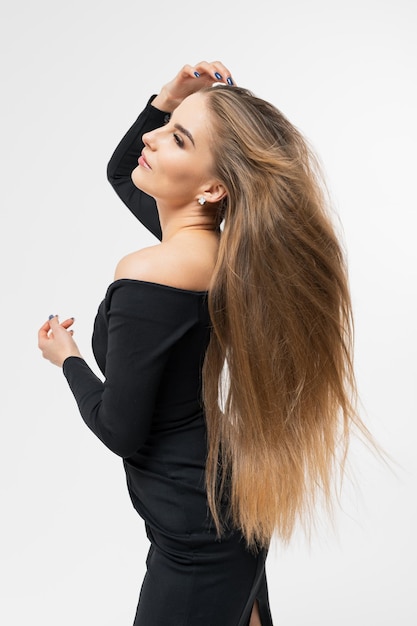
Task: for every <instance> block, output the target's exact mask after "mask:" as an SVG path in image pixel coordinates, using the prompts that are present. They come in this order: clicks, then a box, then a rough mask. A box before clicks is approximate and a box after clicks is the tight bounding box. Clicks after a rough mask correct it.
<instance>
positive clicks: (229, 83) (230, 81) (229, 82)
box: [227, 76, 233, 85]
mask: <svg viewBox="0 0 417 626" xmlns="http://www.w3.org/2000/svg"><path fill="white" fill-rule="evenodd" d="M227 84H228V85H233V81H232V79H231V78H230V76H229V78H228V79H227Z"/></svg>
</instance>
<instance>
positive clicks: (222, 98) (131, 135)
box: [39, 62, 362, 626]
mask: <svg viewBox="0 0 417 626" xmlns="http://www.w3.org/2000/svg"><path fill="white" fill-rule="evenodd" d="M214 82H216V83H221V84H220V85H213V83H214ZM138 157H139V158H138ZM108 176H109V180H110V182H111V183H112V185H113V187H114V189H115V190H116V192H117V193H118V194H119V196H120V198H121V199H122V200H123V201H124V202H125V204H126V205H127V206H128V207H129V209H130V210H131V211H132V212H133V213H134V215H135V216H136V217H137V218H138V219H139V220H140V221H141V222H142V223H143V224H144V225H145V226H146V227H147V228H148V229H149V230H150V231H151V232H152V233H154V234H155V235H156V236H157V237H158V238H159V239H160V240H161V243H159V244H157V245H155V246H151V247H149V248H146V249H143V250H139V251H137V252H133V253H132V254H129V255H128V256H126V257H124V258H123V259H122V260H121V261H120V262H119V264H118V266H117V268H116V272H115V277H114V282H113V283H112V284H111V285H110V287H109V288H108V291H107V294H106V297H105V299H104V301H103V302H102V304H101V305H100V308H99V311H98V315H97V318H96V321H95V327H94V336H93V346H94V351H95V356H96V359H97V362H98V364H99V366H100V368H101V370H102V372H103V375H104V382H102V381H101V380H99V379H98V378H97V377H96V376H95V375H94V373H93V372H92V371H91V370H90V368H89V367H88V365H87V364H86V363H85V361H84V360H83V359H82V356H81V353H80V351H79V349H78V347H77V345H76V343H75V342H74V339H73V337H72V334H73V331H72V330H71V326H72V323H73V320H72V319H70V320H66V321H64V322H62V323H60V322H59V320H58V318H57V316H51V318H50V319H49V320H48V321H47V322H46V323H45V324H44V325H43V326H42V328H41V329H40V331H39V347H40V349H41V350H42V352H43V356H44V357H45V358H47V359H49V360H50V361H51V362H52V363H54V364H55V365H58V366H60V367H63V372H64V374H65V376H66V378H67V380H68V383H69V385H70V387H71V390H72V392H73V394H74V396H75V399H76V401H77V403H78V406H79V409H80V412H81V415H82V417H83V419H84V420H85V422H86V423H87V425H88V426H89V427H90V428H91V430H92V431H93V432H94V433H95V434H96V435H97V436H98V437H99V438H100V439H101V440H102V441H103V443H104V444H105V445H106V446H108V447H109V448H110V449H111V450H113V451H114V452H115V453H116V454H118V455H120V456H121V457H123V463H124V467H125V470H126V476H127V483H128V488H129V492H130V496H131V499H132V502H133V505H134V507H135V508H136V510H137V511H138V513H139V514H140V515H141V516H142V517H143V519H144V520H145V525H146V530H147V534H148V537H149V539H150V542H151V548H150V552H149V556H148V560H147V574H146V576H145V579H144V582H143V586H142V589H141V594H140V599H139V604H138V609H137V613H136V618H135V622H134V624H135V625H136V626H138V625H141V626H142V625H143V626H162V625H163V626H169V625H172V626H182V625H184V626H185V624H187V625H188V626H208V625H212V626H248V625H249V624H250V626H259V625H262V626H268V625H270V624H272V619H271V615H270V610H269V604H268V593H267V584H266V577H265V559H266V555H267V551H268V546H269V542H270V540H271V537H272V535H273V533H274V532H275V533H276V534H277V535H278V536H279V537H280V538H281V539H283V540H284V541H287V540H288V539H289V538H290V536H291V534H292V531H293V529H294V527H295V525H296V523H297V522H298V521H301V522H302V523H306V522H307V523H308V521H309V516H310V513H311V510H312V505H313V504H314V503H315V500H316V496H317V495H318V494H319V493H321V494H322V495H323V494H324V499H325V501H326V502H327V503H330V502H331V492H332V482H333V476H334V474H335V469H336V465H337V459H338V452H339V451H340V452H341V464H340V466H341V467H342V468H343V459H344V455H345V453H346V449H347V444H348V439H349V433H350V430H351V427H352V425H353V424H357V425H359V426H360V427H362V425H361V423H360V421H359V419H358V418H357V417H356V416H355V412H354V409H353V406H352V398H353V397H354V395H352V392H354V378H353V372H352V360H351V309H350V300H349V291H348V286H347V277H346V270H345V265H344V260H343V254H342V251H341V247H340V245H339V243H338V240H337V237H336V235H335V232H334V228H333V226H332V224H331V221H330V219H329V217H328V215H327V214H326V210H325V204H324V200H323V195H322V192H321V190H320V185H319V180H318V176H317V173H316V168H315V164H314V159H313V157H312V155H311V153H310V151H309V149H308V147H307V145H306V142H305V141H304V140H303V138H302V137H301V135H300V133H299V132H298V131H297V130H296V129H295V128H294V127H293V126H292V125H291V124H290V123H289V122H288V121H287V119H286V118H285V117H284V116H283V115H282V114H281V113H280V112H279V111H278V110H276V109H275V108H274V107H273V106H272V105H270V104H268V103H266V102H264V101H262V100H260V99H258V98H256V97H255V96H254V95H252V94H251V93H250V92H248V91H247V90H244V89H241V88H239V87H236V86H234V84H233V79H232V78H231V73H230V72H229V70H228V69H227V68H226V67H225V66H224V65H223V64H222V63H220V62H213V63H206V62H202V63H199V64H198V65H196V66H194V67H191V66H185V67H184V68H183V69H182V70H181V71H180V72H179V74H178V75H177V76H176V77H175V78H174V79H173V80H172V81H171V82H170V83H168V84H167V85H165V86H164V87H163V88H162V90H161V92H160V93H159V95H157V96H156V97H152V98H151V99H150V101H149V102H148V104H147V106H146V108H145V110H144V111H143V112H142V113H141V115H140V116H139V118H138V119H137V121H136V122H135V123H134V125H133V126H132V128H131V129H130V130H129V131H128V132H127V134H126V135H125V137H124V138H123V139H122V141H121V143H120V144H119V146H118V147H117V148H116V151H115V152H114V154H113V156H112V158H111V160H110V163H109V167H108Z"/></svg>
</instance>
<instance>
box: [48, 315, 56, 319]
mask: <svg viewBox="0 0 417 626" xmlns="http://www.w3.org/2000/svg"><path fill="white" fill-rule="evenodd" d="M53 317H56V315H50V316H49V317H48V320H51V319H52V318H53Z"/></svg>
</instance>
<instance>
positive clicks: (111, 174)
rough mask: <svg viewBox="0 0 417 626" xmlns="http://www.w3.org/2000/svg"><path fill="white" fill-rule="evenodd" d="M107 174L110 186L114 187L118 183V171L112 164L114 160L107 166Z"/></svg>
mask: <svg viewBox="0 0 417 626" xmlns="http://www.w3.org/2000/svg"><path fill="white" fill-rule="evenodd" d="M106 174H107V180H108V181H109V183H110V185H111V186H112V187H114V185H115V183H116V170H115V168H114V165H113V164H112V159H110V161H109V162H108V164H107V170H106Z"/></svg>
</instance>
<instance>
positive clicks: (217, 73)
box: [195, 61, 233, 85]
mask: <svg viewBox="0 0 417 626" xmlns="http://www.w3.org/2000/svg"><path fill="white" fill-rule="evenodd" d="M195 70H196V71H197V72H198V73H199V74H200V77H204V78H206V79H210V82H211V83H213V82H218V83H225V84H229V85H230V84H231V83H232V84H233V79H232V77H231V74H230V71H229V70H228V68H227V67H226V66H225V65H223V63H221V62H220V61H214V62H212V63H207V61H201V62H200V63H198V64H197V65H196V66H195ZM228 79H229V80H228Z"/></svg>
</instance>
